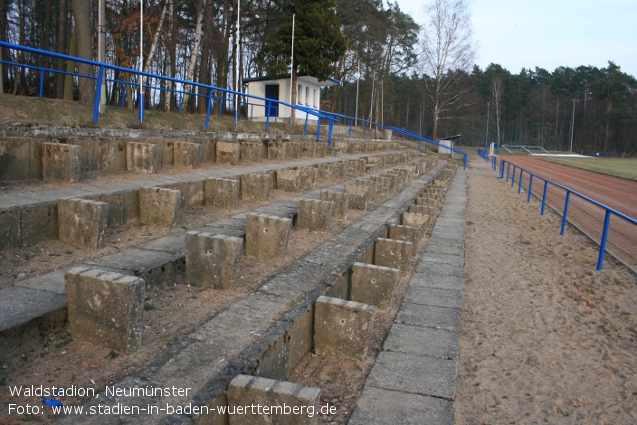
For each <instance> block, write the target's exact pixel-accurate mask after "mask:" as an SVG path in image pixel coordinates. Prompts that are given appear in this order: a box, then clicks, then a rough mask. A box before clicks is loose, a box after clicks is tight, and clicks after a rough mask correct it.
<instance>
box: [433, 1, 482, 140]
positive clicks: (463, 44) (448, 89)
mask: <svg viewBox="0 0 637 425" xmlns="http://www.w3.org/2000/svg"><path fill="white" fill-rule="evenodd" d="M424 19H425V23H424V25H423V26H422V31H423V34H422V39H421V46H422V51H421V65H422V71H423V72H424V73H425V74H426V75H427V76H428V77H429V78H425V84H426V87H425V88H426V92H427V97H429V98H430V100H431V104H432V108H433V111H432V115H433V124H434V128H433V137H434V139H436V138H437V137H438V126H439V122H440V118H441V116H442V114H443V113H444V112H448V111H450V110H452V109H453V108H457V107H458V106H460V105H459V103H460V101H461V99H462V94H463V92H458V91H455V92H454V90H453V89H454V86H455V83H456V82H457V80H459V79H460V78H462V77H463V76H465V75H467V72H468V71H469V70H470V69H471V67H472V66H473V63H474V59H475V56H476V46H475V44H474V42H473V40H472V34H473V31H472V27H471V13H470V10H469V5H468V2H467V1H465V0H432V2H431V3H430V4H429V5H427V6H425V8H424Z"/></svg>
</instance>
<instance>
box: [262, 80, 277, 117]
mask: <svg viewBox="0 0 637 425" xmlns="http://www.w3.org/2000/svg"><path fill="white" fill-rule="evenodd" d="M265 98H266V99H272V100H279V85H278V84H266V85H265ZM265 116H266V117H278V116H279V103H278V102H267V101H266V106H265Z"/></svg>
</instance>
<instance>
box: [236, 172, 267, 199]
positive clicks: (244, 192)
mask: <svg viewBox="0 0 637 425" xmlns="http://www.w3.org/2000/svg"><path fill="white" fill-rule="evenodd" d="M269 194H270V175H269V174H242V175H241V199H243V200H244V201H248V202H249V201H265V200H267V199H268V195H269Z"/></svg>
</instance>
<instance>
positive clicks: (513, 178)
mask: <svg viewBox="0 0 637 425" xmlns="http://www.w3.org/2000/svg"><path fill="white" fill-rule="evenodd" d="M516 169H517V166H516V165H514V166H513V173H511V187H513V185H514V184H515V170H516Z"/></svg>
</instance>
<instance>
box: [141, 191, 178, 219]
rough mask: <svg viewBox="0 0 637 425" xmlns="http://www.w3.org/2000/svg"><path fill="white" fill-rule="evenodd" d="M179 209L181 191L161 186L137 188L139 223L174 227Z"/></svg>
mask: <svg viewBox="0 0 637 425" xmlns="http://www.w3.org/2000/svg"><path fill="white" fill-rule="evenodd" d="M180 209H181V192H180V191H178V190H171V189H164V188H161V187H142V188H140V189H139V216H140V222H141V224H150V225H156V226H165V227H175V224H176V223H177V216H178V215H179V210H180Z"/></svg>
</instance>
